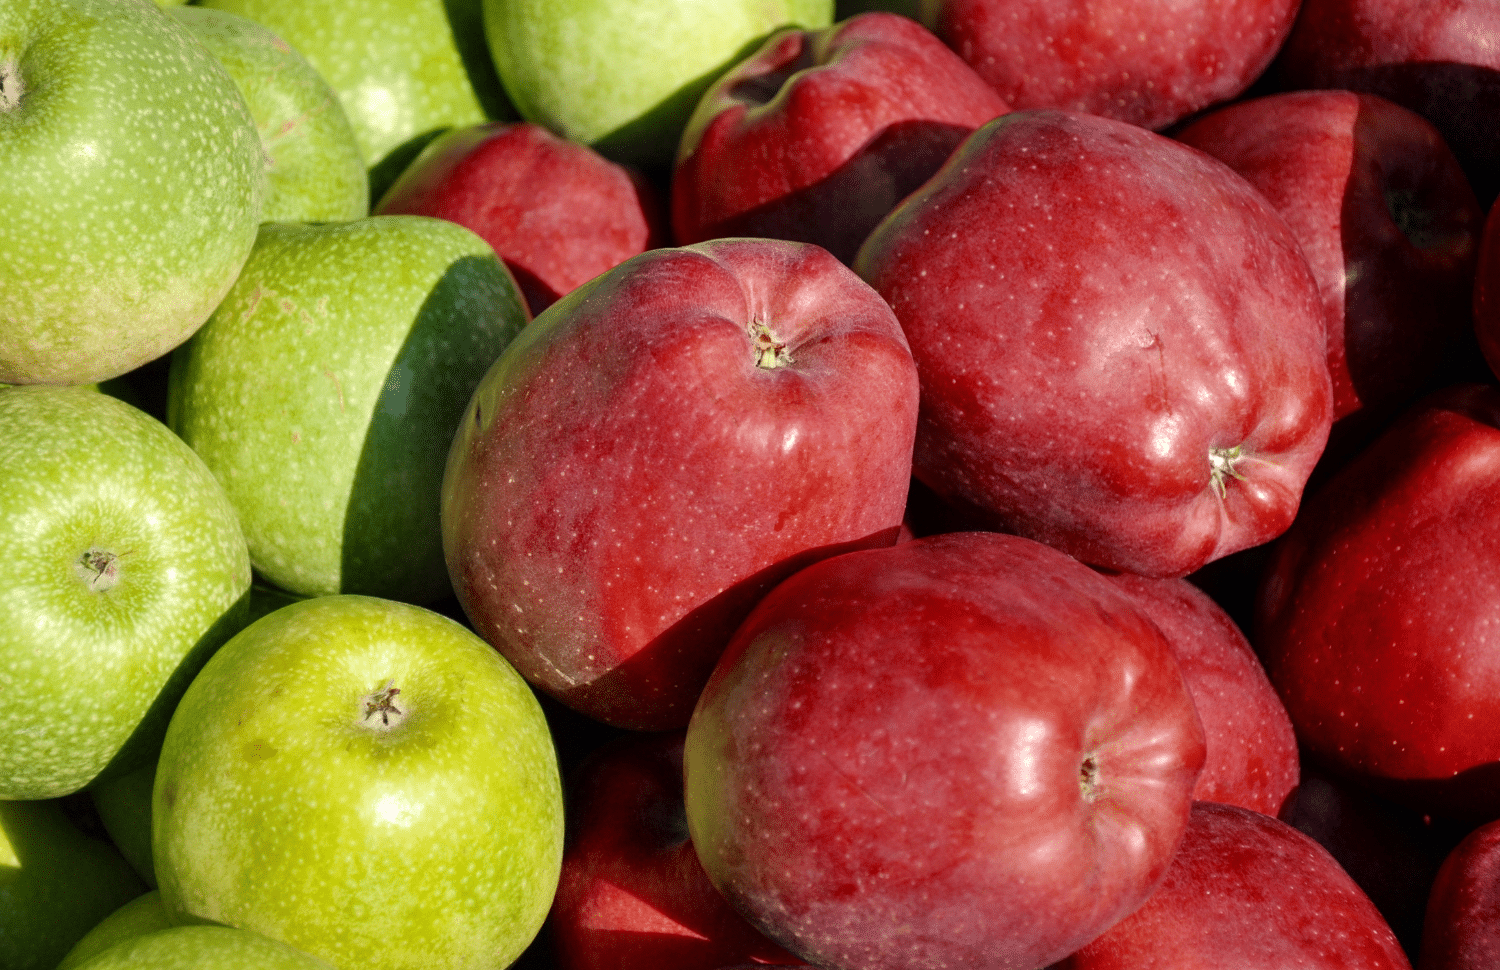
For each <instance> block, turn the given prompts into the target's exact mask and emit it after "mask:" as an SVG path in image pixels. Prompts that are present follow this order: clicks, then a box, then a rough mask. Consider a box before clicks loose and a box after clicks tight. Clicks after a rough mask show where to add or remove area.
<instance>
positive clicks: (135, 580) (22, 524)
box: [0, 386, 250, 799]
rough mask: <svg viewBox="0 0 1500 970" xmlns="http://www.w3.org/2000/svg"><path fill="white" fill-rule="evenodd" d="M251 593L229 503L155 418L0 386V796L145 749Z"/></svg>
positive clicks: (90, 771)
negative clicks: (1, 707)
mask: <svg viewBox="0 0 1500 970" xmlns="http://www.w3.org/2000/svg"><path fill="white" fill-rule="evenodd" d="M249 589H250V561H249V553H248V550H247V549H246V546H245V539H244V536H243V535H242V534H241V532H240V528H239V522H238V520H237V519H236V517H235V512H234V508H233V507H232V506H231V505H230V504H229V500H228V498H227V497H226V496H225V494H224V490H223V489H222V488H221V487H220V486H219V483H218V482H217V481H216V480H215V479H214V477H213V475H212V474H211V473H210V472H209V470H208V468H207V467H206V466H205V465H204V464H203V462H202V461H201V460H200V459H199V458H198V456H197V455H196V454H194V453H193V452H192V450H190V449H189V448H188V446H187V445H186V444H184V443H183V442H182V441H181V440H179V439H178V438H177V437H176V436H175V435H173V434H172V432H170V431H168V430H167V428H166V427H165V426H164V425H163V424H162V423H161V422H160V421H157V420H156V419H155V418H153V417H151V416H149V415H147V414H145V413H144V412H142V411H139V410H137V409H135V408H133V407H131V406H130V405H128V404H126V403H125V402H123V401H120V400H118V399H116V398H113V397H110V396H109V395H107V394H100V393H98V392H97V391H87V390H83V389H80V388H72V387H47V386H31V387H11V388H6V389H4V390H0V698H4V717H0V798H17V799H19V798H28V799H35V798H51V797H54V796H57V795H64V794H68V793H70V792H74V791H78V790H79V789H82V788H83V787H84V786H86V785H88V784H90V783H91V782H93V781H94V780H95V779H96V778H98V777H99V776H100V774H101V772H104V771H105V769H106V768H110V769H111V770H112V771H116V772H119V773H124V772H125V771H128V770H131V769H133V768H135V767H138V766H140V765H142V764H145V763H147V762H148V761H149V760H150V759H151V758H153V757H154V756H155V753H156V750H157V747H158V745H159V744H160V742H161V737H162V734H163V733H164V732H165V730H166V723H167V719H168V718H169V717H170V716H171V712H172V707H173V706H174V705H175V703H176V701H177V699H178V698H179V697H180V696H181V695H182V691H183V690H185V689H186V688H187V682H188V681H189V680H191V679H192V677H193V675H194V674H195V673H196V672H197V670H198V668H199V667H201V666H202V664H203V662H204V660H206V659H207V657H208V655H209V654H210V653H212V652H213V651H214V650H215V649H216V648H217V647H218V646H219V645H220V644H222V643H223V642H224V641H225V640H227V639H228V638H229V636H230V635H232V634H233V633H234V632H236V631H237V630H238V629H239V627H240V626H242V625H243V618H244V615H245V610H246V606H247V600H248V597H247V593H248V591H249Z"/></svg>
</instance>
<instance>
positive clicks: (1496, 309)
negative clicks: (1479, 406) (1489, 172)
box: [1474, 207, 1500, 374]
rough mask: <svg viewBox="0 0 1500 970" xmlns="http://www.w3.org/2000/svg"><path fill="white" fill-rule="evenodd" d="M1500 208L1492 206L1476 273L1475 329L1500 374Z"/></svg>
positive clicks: (1483, 350) (1492, 369)
mask: <svg viewBox="0 0 1500 970" xmlns="http://www.w3.org/2000/svg"><path fill="white" fill-rule="evenodd" d="M1497 213H1500V207H1491V209H1490V212H1489V215H1488V216H1487V217H1486V218H1485V222H1484V233H1483V235H1482V236H1481V237H1480V244H1479V264H1478V266H1477V267H1476V268H1475V274H1474V332H1475V335H1476V336H1477V337H1478V338H1479V349H1480V352H1481V353H1483V354H1484V359H1485V363H1487V364H1489V367H1490V372H1491V373H1493V374H1500V214H1497Z"/></svg>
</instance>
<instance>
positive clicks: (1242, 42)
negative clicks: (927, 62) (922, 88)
mask: <svg viewBox="0 0 1500 970" xmlns="http://www.w3.org/2000/svg"><path fill="white" fill-rule="evenodd" d="M916 4H917V11H918V16H919V17H920V18H921V20H922V22H923V23H925V24H926V25H927V26H928V27H930V28H931V29H932V30H933V31H934V32H935V33H936V34H937V35H938V36H939V37H941V38H942V39H943V41H944V42H945V43H946V44H948V46H949V47H952V48H953V49H954V50H956V51H957V52H958V53H959V54H960V55H961V56H962V57H963V59H964V60H965V61H967V62H968V63H969V64H970V65H971V66H972V67H973V68H974V69H975V70H976V71H978V72H979V75H980V76H981V77H983V78H984V79H985V80H986V81H988V82H989V83H990V84H991V85H992V86H994V88H995V90H996V91H997V92H999V94H1000V96H1001V97H1002V98H1004V99H1005V100H1006V101H1007V102H1009V103H1010V105H1011V107H1013V108H1022V109H1032V108H1061V109H1064V110H1069V111H1086V112H1089V113H1091V114H1098V115H1103V116H1105V117H1108V118H1116V119H1119V120H1121V121H1126V122H1129V123H1131V124H1134V125H1140V126H1142V127H1145V128H1152V129H1158V130H1159V129H1162V128H1165V127H1167V126H1168V125H1170V124H1172V123H1173V122H1175V121H1178V120H1180V119H1182V118H1185V117H1187V116H1188V115H1190V114H1193V113H1194V112H1196V111H1201V110H1202V109H1204V108H1207V107H1209V106H1210V105H1213V104H1218V103H1220V102H1224V101H1229V100H1230V99H1232V98H1234V97H1236V96H1238V95H1239V94H1240V93H1242V92H1243V91H1244V90H1245V89H1246V88H1248V87H1249V86H1250V84H1251V83H1252V82H1253V81H1255V79H1256V78H1257V77H1259V76H1260V74H1261V72H1262V71H1264V70H1265V69H1266V67H1267V65H1269V64H1270V63H1271V59H1272V57H1274V56H1275V54H1276V52H1277V50H1278V49H1279V48H1280V47H1281V44H1282V41H1283V40H1285V39H1286V36H1287V34H1288V33H1289V32H1290V31H1291V29H1292V22H1293V20H1294V18H1295V17H1296V15H1297V8H1298V6H1299V0H1230V2H1219V0H1096V2H1093V3H1086V4H1084V3H1057V2H1055V0H916Z"/></svg>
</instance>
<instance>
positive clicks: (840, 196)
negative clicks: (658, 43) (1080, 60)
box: [671, 12, 1009, 263]
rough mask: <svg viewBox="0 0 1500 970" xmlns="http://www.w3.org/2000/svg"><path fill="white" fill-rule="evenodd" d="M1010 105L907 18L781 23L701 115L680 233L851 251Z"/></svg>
mask: <svg viewBox="0 0 1500 970" xmlns="http://www.w3.org/2000/svg"><path fill="white" fill-rule="evenodd" d="M1007 110H1009V107H1008V106H1007V105H1006V103H1005V101H1004V100H1002V99H1001V97H1000V96H999V95H998V94H996V93H995V92H994V90H993V89H992V88H991V87H990V86H989V85H988V84H986V83H985V82H984V80H983V79H981V78H980V77H979V76H978V75H977V74H975V73H974V72H973V70H971V69H970V68H969V66H968V65H967V64H965V63H964V62H963V61H962V60H961V59H959V57H958V55H956V54H954V53H953V52H952V51H951V50H949V49H948V48H947V47H945V46H944V45H943V43H942V41H940V40H938V39H937V37H936V36H934V35H933V34H932V32H931V31H929V30H927V29H926V28H924V27H923V26H922V25H921V24H919V23H917V22H916V21H914V20H911V19H908V18H906V17H901V16H898V15H896V14H892V13H884V12H872V13H866V14H862V15H860V16H857V17H853V18H850V19H848V20H844V21H841V22H839V23H837V24H835V25H833V26H831V27H826V28H824V29H822V30H801V29H796V28H789V29H786V30H782V31H778V32H776V33H775V34H773V35H772V36H771V37H770V38H769V39H768V40H767V41H766V42H765V44H764V45H762V46H761V48H760V49H759V50H758V51H757V52H756V53H755V54H753V55H751V56H750V57H748V58H746V59H745V60H743V61H740V62H739V63H738V64H736V65H735V66H734V67H732V68H730V70H729V71H728V72H727V73H726V74H724V75H723V76H722V77H720V78H719V80H718V81H716V82H714V84H713V86H711V87H710V88H709V89H708V91H707V92H705V93H704V95H703V98H702V100H700V101H699V102H698V107H697V108H696V109H695V110H694V112H693V114H692V116H691V117H690V118H689V119H688V123H687V128H686V129H685V130H684V132H683V135H682V139H681V142H680V143H679V146H678V150H677V162H676V165H675V167H674V169H673V174H672V193H671V194H672V199H671V201H672V230H673V235H674V238H675V239H676V240H677V242H678V243H679V244H687V243H695V242H700V241H702V240H704V239H713V238H721V237H726V236H764V237H768V238H773V239H796V240H799V241H801V242H810V243H816V244H818V245H820V246H822V247H824V248H825V249H827V250H828V251H830V252H832V253H833V254H834V255H835V256H837V257H838V258H839V259H840V260H841V261H842V262H845V263H848V262H850V261H852V260H853V258H854V254H855V253H856V252H857V251H858V249H859V245H860V243H862V242H864V240H865V237H866V236H868V235H869V233H870V230H871V229H874V228H875V224H876V223H878V222H879V221H880V220H881V219H882V218H883V217H884V216H885V214H886V213H887V212H889V211H890V210H891V209H893V208H895V206H896V203H898V202H900V201H901V200H902V199H903V198H905V197H906V196H907V195H909V194H910V193H911V192H912V191H914V190H915V189H916V188H917V187H918V186H919V185H921V184H922V183H923V182H925V181H927V179H928V178H929V177H930V176H931V175H932V174H933V173H934V172H936V171H937V170H938V168H939V167H940V166H941V165H942V164H943V162H945V161H947V159H948V156H949V155H950V154H952V152H953V149H955V148H956V147H958V144H959V142H961V141H963V139H964V138H965V137H967V136H968V134H969V133H970V132H972V131H973V130H974V129H975V128H978V127H979V126H980V125H982V124H984V123H985V122H987V121H989V120H990V119H992V118H994V117H996V116H998V115H1002V114H1004V113H1005V112H1006V111H1007Z"/></svg>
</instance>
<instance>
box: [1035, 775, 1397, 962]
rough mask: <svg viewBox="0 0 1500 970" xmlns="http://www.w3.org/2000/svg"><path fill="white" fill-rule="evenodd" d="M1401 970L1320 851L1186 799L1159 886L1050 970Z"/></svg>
mask: <svg viewBox="0 0 1500 970" xmlns="http://www.w3.org/2000/svg"><path fill="white" fill-rule="evenodd" d="M1146 966H1149V967H1151V968H1152V970H1202V968H1204V967H1214V968H1215V970H1268V968H1272V967H1277V968H1290V967H1297V968H1299V970H1410V968H1411V963H1410V961H1409V960H1408V959H1407V956H1406V953H1405V952H1404V951H1403V950H1402V949H1401V945H1400V944H1399V943H1397V942H1396V937H1395V936H1394V935H1393V934H1392V933H1391V930H1390V927H1389V926H1387V925H1386V923H1385V920H1384V919H1382V918H1381V916H1380V913H1379V911H1378V910H1376V909H1375V906H1374V904H1373V903H1371V902H1370V900H1369V897H1367V896H1366V895H1365V894H1364V892H1363V891H1361V890H1360V888H1359V887H1358V886H1357V885H1355V883H1354V881H1353V880H1352V879H1350V878H1349V876H1348V874H1347V873H1345V872H1344V870H1343V869H1341V868H1339V864H1338V863H1337V862H1335V861H1334V859H1333V857H1332V856H1330V855H1329V854H1328V852H1327V851H1326V850H1324V849H1323V847H1322V846H1320V845H1318V843H1316V842H1314V841H1313V840H1312V839H1310V838H1308V837H1307V836H1306V835H1303V834H1302V833H1301V832H1299V831H1297V830H1296V829H1294V828H1292V827H1291V826H1290V825H1287V824H1286V823H1285V822H1282V821H1279V820H1277V819H1275V818H1272V817H1269V816H1266V815H1262V814H1260V813H1259V812H1252V811H1250V810H1248V809H1244V808H1240V807H1238V806H1232V805H1219V804H1216V803H1213V802H1195V803H1194V804H1193V811H1192V818H1191V820H1190V821H1189V822H1188V826H1187V831H1186V832H1185V833H1184V834H1183V836H1182V844H1181V847H1180V848H1179V849H1178V851H1177V855H1176V857H1174V858H1173V860H1172V865H1171V867H1170V868H1169V869H1168V871H1167V876H1166V878H1165V879H1164V880H1163V881H1162V884H1161V886H1160V888H1158V889H1157V890H1156V892H1155V893H1153V894H1152V896H1151V898H1150V899H1149V900H1147V901H1146V904H1145V905H1144V906H1142V907H1141V908H1140V909H1139V910H1137V911H1136V912H1134V913H1133V914H1131V915H1130V916H1128V917H1126V918H1125V919H1123V920H1121V921H1120V922H1119V923H1118V924H1117V925H1116V926H1114V927H1113V928H1112V929H1110V930H1108V931H1107V932H1105V933H1104V934H1103V935H1102V936H1100V937H1099V938H1098V939H1096V940H1094V941H1093V942H1092V943H1090V944H1089V945H1088V946H1086V947H1084V948H1083V949H1082V950H1080V951H1079V952H1078V953H1075V954H1073V955H1072V956H1070V957H1069V958H1068V959H1066V960H1063V961H1062V962H1061V963H1059V964H1058V965H1057V966H1056V968H1054V970H1139V968H1141V967H1146Z"/></svg>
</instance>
